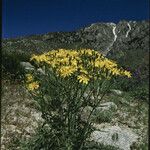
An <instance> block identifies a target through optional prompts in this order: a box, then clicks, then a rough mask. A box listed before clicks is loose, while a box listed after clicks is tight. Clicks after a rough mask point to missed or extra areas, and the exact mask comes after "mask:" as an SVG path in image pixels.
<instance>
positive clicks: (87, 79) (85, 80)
mask: <svg viewBox="0 0 150 150" xmlns="http://www.w3.org/2000/svg"><path fill="white" fill-rule="evenodd" d="M77 79H78V80H79V82H80V83H81V82H82V83H84V84H88V82H89V80H90V78H89V77H87V76H85V75H84V74H81V75H79V76H78V77H77Z"/></svg>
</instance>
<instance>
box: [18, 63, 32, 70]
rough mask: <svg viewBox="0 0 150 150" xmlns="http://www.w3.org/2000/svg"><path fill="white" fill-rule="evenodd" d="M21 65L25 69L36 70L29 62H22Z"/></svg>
mask: <svg viewBox="0 0 150 150" xmlns="http://www.w3.org/2000/svg"><path fill="white" fill-rule="evenodd" d="M20 65H21V67H22V68H24V69H25V70H34V66H33V65H31V64H30V63H29V62H20Z"/></svg>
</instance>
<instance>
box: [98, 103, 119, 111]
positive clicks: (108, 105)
mask: <svg viewBox="0 0 150 150" xmlns="http://www.w3.org/2000/svg"><path fill="white" fill-rule="evenodd" d="M96 110H97V111H106V110H117V105H116V104H115V103H114V102H106V103H103V104H100V106H99V107H97V108H96Z"/></svg>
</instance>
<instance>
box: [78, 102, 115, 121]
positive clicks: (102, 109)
mask: <svg viewBox="0 0 150 150" xmlns="http://www.w3.org/2000/svg"><path fill="white" fill-rule="evenodd" d="M82 109H83V108H82ZM92 109H93V108H92V107H91V106H86V107H85V108H84V109H83V111H82V114H81V118H82V120H84V121H86V120H87V118H88V116H89V115H90V112H91V111H92ZM115 110H117V105H116V104H115V103H113V102H106V103H103V104H101V105H100V106H99V107H97V108H95V111H93V113H92V115H91V118H92V120H93V121H94V122H95V121H96V120H99V121H104V122H105V121H106V122H107V121H108V122H110V121H111V118H112V117H113V114H114V111H115Z"/></svg>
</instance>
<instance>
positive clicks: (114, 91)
mask: <svg viewBox="0 0 150 150" xmlns="http://www.w3.org/2000/svg"><path fill="white" fill-rule="evenodd" d="M111 92H112V93H113V94H115V95H119V96H121V95H122V94H123V92H122V91H120V90H115V89H112V90H111Z"/></svg>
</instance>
